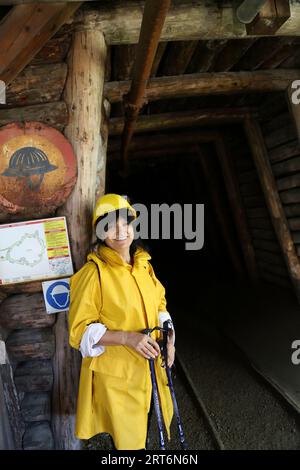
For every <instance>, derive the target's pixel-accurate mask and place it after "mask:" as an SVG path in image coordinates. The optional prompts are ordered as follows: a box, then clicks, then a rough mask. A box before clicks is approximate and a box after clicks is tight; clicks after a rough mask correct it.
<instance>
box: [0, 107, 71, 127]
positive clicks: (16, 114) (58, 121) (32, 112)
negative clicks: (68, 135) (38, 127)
mask: <svg viewBox="0 0 300 470" xmlns="http://www.w3.org/2000/svg"><path fill="white" fill-rule="evenodd" d="M14 121H17V122H19V121H37V122H42V123H44V124H47V125H49V126H52V127H55V128H56V129H58V130H59V131H61V130H62V129H63V128H64V127H65V126H66V124H67V122H68V112H67V107H66V104H65V103H64V102H63V101H57V102H55V103H43V104H36V105H33V106H24V107H19V108H11V109H0V126H4V125H5V124H9V123H11V122H14Z"/></svg>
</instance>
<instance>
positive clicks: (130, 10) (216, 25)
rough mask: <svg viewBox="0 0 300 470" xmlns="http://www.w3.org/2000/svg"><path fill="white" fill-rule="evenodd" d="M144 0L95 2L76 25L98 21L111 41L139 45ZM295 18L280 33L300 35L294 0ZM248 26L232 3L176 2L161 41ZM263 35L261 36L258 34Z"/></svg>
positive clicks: (237, 32) (224, 34) (241, 31)
mask: <svg viewBox="0 0 300 470" xmlns="http://www.w3.org/2000/svg"><path fill="white" fill-rule="evenodd" d="M143 7H144V1H139V0H128V1H124V0H111V1H110V2H103V3H102V4H101V5H100V6H98V7H97V8H96V7H94V5H93V3H92V2H89V3H87V4H86V7H85V11H84V12H79V13H82V14H79V15H78V16H77V18H76V19H75V22H74V24H77V23H78V22H79V23H80V24H94V25H97V26H99V27H100V29H101V31H103V33H104V36H105V39H106V41H107V44H136V43H137V42H138V38H139V32H140V27H141V20H142V14H143ZM290 8H291V17H290V18H289V19H288V20H287V21H286V22H285V23H284V24H283V25H282V26H281V28H279V30H278V31H276V34H278V35H290V36H293V35H294V36H299V35H300V4H299V2H298V0H290ZM245 36H247V31H246V27H245V25H244V24H242V23H240V22H239V21H238V20H237V18H236V11H235V8H233V7H232V2H230V1H226V2H222V5H221V6H220V3H219V2H216V1H215V0H206V1H205V2H203V1H202V0H193V1H192V2H191V1H189V0H184V1H181V2H172V5H171V8H170V10H169V13H168V15H167V18H166V22H165V25H164V28H163V31H162V35H161V39H160V40H161V41H180V40H182V41H188V40H197V39H219V38H239V37H245ZM258 36H259V35H258Z"/></svg>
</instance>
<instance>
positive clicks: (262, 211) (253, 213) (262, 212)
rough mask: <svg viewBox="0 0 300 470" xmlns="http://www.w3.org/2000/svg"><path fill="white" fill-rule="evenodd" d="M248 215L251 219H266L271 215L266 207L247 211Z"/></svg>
mask: <svg viewBox="0 0 300 470" xmlns="http://www.w3.org/2000/svg"><path fill="white" fill-rule="evenodd" d="M246 213H247V216H248V217H250V218H258V217H262V218H264V219H265V218H268V217H269V213H268V211H267V209H266V207H254V208H252V209H247V210H246Z"/></svg>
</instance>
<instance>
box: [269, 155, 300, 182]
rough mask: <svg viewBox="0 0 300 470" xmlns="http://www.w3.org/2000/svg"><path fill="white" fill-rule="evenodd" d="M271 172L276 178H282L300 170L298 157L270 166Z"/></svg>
mask: <svg viewBox="0 0 300 470" xmlns="http://www.w3.org/2000/svg"><path fill="white" fill-rule="evenodd" d="M272 170H273V173H274V175H275V176H276V178H278V176H284V175H286V174H288V173H294V172H296V171H299V170H300V157H294V158H291V159H289V160H285V161H283V162H280V163H275V164H273V165H272Z"/></svg>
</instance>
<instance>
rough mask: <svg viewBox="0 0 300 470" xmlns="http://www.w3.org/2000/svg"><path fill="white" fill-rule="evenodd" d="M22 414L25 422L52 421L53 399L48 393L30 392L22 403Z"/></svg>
mask: <svg viewBox="0 0 300 470" xmlns="http://www.w3.org/2000/svg"><path fill="white" fill-rule="evenodd" d="M21 413H22V417H23V419H24V421H25V422H27V423H28V422H30V423H31V422H36V421H50V418H51V399H50V393H47V392H29V393H25V396H24V398H23V400H22V403H21Z"/></svg>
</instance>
